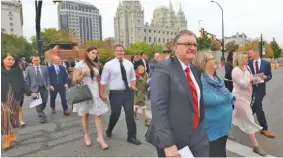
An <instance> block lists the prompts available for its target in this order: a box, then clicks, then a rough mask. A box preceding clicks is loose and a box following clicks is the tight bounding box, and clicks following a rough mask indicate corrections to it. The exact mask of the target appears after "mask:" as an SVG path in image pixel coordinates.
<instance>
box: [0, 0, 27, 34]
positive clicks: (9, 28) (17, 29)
mask: <svg viewBox="0 0 283 158" xmlns="http://www.w3.org/2000/svg"><path fill="white" fill-rule="evenodd" d="M1 29H3V30H5V32H6V33H8V34H15V35H17V36H22V35H23V10H22V3H21V1H19V0H8V1H3V0H1Z"/></svg>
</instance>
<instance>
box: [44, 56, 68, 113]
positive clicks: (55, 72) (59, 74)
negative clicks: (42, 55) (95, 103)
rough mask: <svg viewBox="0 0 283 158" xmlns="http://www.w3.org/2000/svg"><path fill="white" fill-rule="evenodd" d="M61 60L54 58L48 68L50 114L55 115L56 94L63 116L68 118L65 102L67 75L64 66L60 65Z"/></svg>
mask: <svg viewBox="0 0 283 158" xmlns="http://www.w3.org/2000/svg"><path fill="white" fill-rule="evenodd" d="M60 63H61V59H60V58H59V57H58V56H54V58H53V64H52V65H51V66H50V67H49V68H48V72H49V80H50V107H51V108H52V113H53V114H55V113H56V109H55V100H56V96H57V93H59V94H60V97H61V104H62V107H63V110H64V112H63V114H64V115H65V116H69V112H68V105H67V101H66V89H67V88H68V74H67V71H66V69H65V67H64V66H62V65H60Z"/></svg>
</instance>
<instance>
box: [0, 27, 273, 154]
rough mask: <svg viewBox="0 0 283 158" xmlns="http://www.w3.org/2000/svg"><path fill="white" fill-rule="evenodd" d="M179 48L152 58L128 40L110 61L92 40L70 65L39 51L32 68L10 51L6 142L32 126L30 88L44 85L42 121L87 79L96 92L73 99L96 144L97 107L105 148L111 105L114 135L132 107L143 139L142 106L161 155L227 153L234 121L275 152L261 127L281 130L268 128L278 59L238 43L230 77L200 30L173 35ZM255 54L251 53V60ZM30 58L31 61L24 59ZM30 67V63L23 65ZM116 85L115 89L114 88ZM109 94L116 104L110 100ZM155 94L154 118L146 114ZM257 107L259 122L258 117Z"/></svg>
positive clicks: (5, 81)
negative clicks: (269, 88)
mask: <svg viewBox="0 0 283 158" xmlns="http://www.w3.org/2000/svg"><path fill="white" fill-rule="evenodd" d="M173 51H174V56H171V55H168V57H166V60H164V61H163V60H162V59H161V57H160V54H159V53H155V54H154V57H153V59H152V60H151V61H148V60H147V59H146V55H145V53H144V52H142V53H141V54H140V56H141V58H140V59H138V60H136V59H135V57H133V58H132V60H127V59H125V58H124V55H125V51H124V47H123V45H119V44H118V45H116V46H115V52H114V55H115V58H114V59H112V60H110V61H108V62H107V63H105V64H104V65H103V66H102V65H101V64H100V63H99V62H98V57H99V50H98V49H97V48H95V47H89V48H88V49H87V50H86V53H85V55H84V59H83V60H81V61H78V60H74V62H72V63H71V64H70V65H69V64H66V63H65V62H62V60H61V59H60V58H59V57H58V56H54V58H53V60H52V64H49V65H48V64H47V65H48V66H45V65H41V64H40V58H39V57H37V56H34V57H32V65H30V66H28V67H26V66H24V70H25V71H24V74H23V72H22V70H21V68H20V66H19V63H18V62H17V59H16V57H14V56H13V55H5V56H3V57H2V72H1V77H2V80H1V90H2V94H1V118H2V119H1V120H2V122H1V127H2V131H1V132H2V135H4V139H5V140H4V145H3V148H4V149H9V148H11V147H12V143H13V142H15V141H16V140H17V137H16V134H15V132H14V128H17V127H19V126H21V127H24V124H25V123H24V121H23V112H22V111H23V110H22V105H23V96H24V95H28V96H32V97H34V96H36V95H37V93H40V95H41V97H42V104H40V105H38V106H36V111H37V114H38V117H39V120H40V123H46V122H47V120H46V115H45V113H44V110H45V108H46V103H47V100H48V96H49V95H50V108H51V111H52V113H53V114H56V107H55V99H56V96H57V93H59V94H60V97H61V104H62V108H63V114H64V115H65V116H69V115H70V112H69V109H68V103H67V99H66V98H67V97H70V96H66V91H67V90H68V88H69V87H71V86H72V85H76V84H79V83H82V84H83V85H87V86H88V88H89V89H90V92H91V94H92V96H93V97H92V99H90V100H86V101H82V102H79V103H76V104H73V105H72V107H73V108H72V111H73V112H75V113H77V114H78V115H79V116H81V117H82V127H83V131H84V136H83V137H84V144H85V146H87V147H89V146H91V144H92V142H91V138H90V135H89V127H88V126H89V115H95V127H96V131H97V132H96V133H97V139H96V140H97V142H98V143H99V145H100V147H101V149H102V150H106V149H108V148H109V145H108V144H107V143H106V141H105V139H104V134H103V133H104V132H103V126H102V125H103V123H102V116H103V115H104V114H105V113H106V112H108V111H109V109H111V115H110V119H109V123H108V127H107V130H106V136H107V137H111V136H112V133H113V131H114V127H115V125H116V123H117V121H118V119H119V117H120V113H121V108H122V107H123V109H124V111H125V120H126V125H127V129H128V132H127V142H129V143H132V144H134V145H140V144H141V141H140V140H139V139H138V138H137V137H136V135H137V128H136V122H135V120H138V116H137V111H138V109H141V112H142V117H143V119H144V123H145V126H146V127H148V131H147V134H146V138H145V139H146V141H147V142H149V143H150V144H152V145H153V146H155V148H156V150H157V155H158V157H171V156H180V154H179V152H178V150H180V149H182V148H184V147H186V146H188V147H189V149H190V150H191V152H192V154H193V155H194V156H195V157H226V142H227V138H228V136H229V132H230V130H231V128H232V124H233V125H235V126H238V127H239V128H240V129H241V130H242V131H243V132H245V133H247V134H248V135H249V138H250V140H251V142H252V148H253V151H254V152H255V153H258V154H259V155H261V156H264V155H266V154H267V152H265V151H264V150H263V149H262V148H261V146H260V145H259V143H258V142H257V139H256V137H255V133H256V132H258V131H260V132H261V133H262V134H263V135H265V136H267V137H270V138H274V137H275V135H274V134H273V133H271V132H270V131H269V130H268V127H267V121H266V118H265V114H264V111H263V108H262V107H263V105H262V100H263V98H264V96H265V94H266V82H268V81H269V80H271V78H272V74H271V68H270V64H269V63H268V62H267V61H265V60H263V59H261V58H260V57H259V51H258V48H256V47H251V48H250V50H249V52H247V53H239V52H235V51H231V52H229V54H228V57H227V63H226V64H225V70H226V74H225V78H224V80H222V79H221V78H220V77H219V76H218V74H217V72H216V69H217V65H216V62H215V61H216V60H215V58H214V56H213V53H212V52H211V51H201V52H198V51H197V40H196V36H195V34H194V33H193V32H191V31H189V30H184V31H181V32H180V33H179V34H177V35H176V37H175V39H174V43H173ZM248 57H250V60H248ZM22 65H23V64H22ZM21 67H22V69H23V66H21ZM108 91H109V92H108ZM107 100H109V102H110V107H109V106H108V105H107V103H106V102H105V101H107ZM147 100H149V101H150V105H151V110H152V120H150V119H149V118H148V116H147V115H146V111H145V110H146V109H147V106H149V105H148V104H147ZM254 113H256V115H257V119H258V121H259V125H258V124H256V123H255V121H254V117H253V114H254Z"/></svg>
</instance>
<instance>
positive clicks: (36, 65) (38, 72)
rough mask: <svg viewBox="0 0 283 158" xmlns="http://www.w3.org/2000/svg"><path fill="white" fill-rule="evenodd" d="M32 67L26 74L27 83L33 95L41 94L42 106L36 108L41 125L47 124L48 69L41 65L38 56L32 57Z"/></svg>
mask: <svg viewBox="0 0 283 158" xmlns="http://www.w3.org/2000/svg"><path fill="white" fill-rule="evenodd" d="M32 64H33V65H32V66H29V67H28V68H27V69H26V71H25V73H26V75H25V81H26V83H27V85H28V86H29V88H30V90H31V91H32V92H33V93H40V95H41V98H42V104H41V105H38V106H36V111H37V114H38V117H39V118H40V122H41V123H46V116H45V113H44V109H45V107H46V103H47V99H48V89H49V87H50V82H49V74H48V68H47V67H46V66H43V65H40V58H39V57H38V56H33V57H32Z"/></svg>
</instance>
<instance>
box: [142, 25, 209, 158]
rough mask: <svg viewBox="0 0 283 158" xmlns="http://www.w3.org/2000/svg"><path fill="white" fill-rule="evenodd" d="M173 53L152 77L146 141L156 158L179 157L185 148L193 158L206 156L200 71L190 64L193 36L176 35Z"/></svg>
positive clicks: (194, 45) (193, 45)
mask: <svg viewBox="0 0 283 158" xmlns="http://www.w3.org/2000/svg"><path fill="white" fill-rule="evenodd" d="M174 52H175V55H176V56H175V57H170V58H169V59H168V60H166V61H164V62H162V63H160V64H157V65H156V67H155V70H154V73H153V74H152V81H151V82H152V84H151V96H150V97H151V108H152V122H151V124H150V127H149V129H148V132H147V134H146V140H147V141H148V142H149V143H151V144H153V145H154V146H155V147H156V148H157V154H158V157H175V156H180V155H179V153H178V150H180V149H182V148H184V147H186V146H188V147H189V149H190V150H191V152H192V154H193V155H194V156H195V157H208V155H209V143H208V138H207V134H206V131H205V129H204V125H203V119H204V105H203V101H202V95H201V94H202V87H201V81H200V72H199V70H197V69H196V67H195V66H193V65H192V64H191V63H192V60H193V58H194V56H195V54H196V52H197V40H196V36H195V34H194V33H193V32H191V31H189V30H184V31H181V32H180V33H179V34H178V35H176V37H175V39H174Z"/></svg>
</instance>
